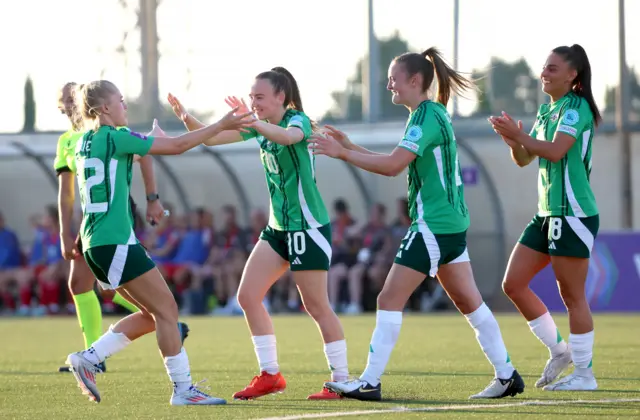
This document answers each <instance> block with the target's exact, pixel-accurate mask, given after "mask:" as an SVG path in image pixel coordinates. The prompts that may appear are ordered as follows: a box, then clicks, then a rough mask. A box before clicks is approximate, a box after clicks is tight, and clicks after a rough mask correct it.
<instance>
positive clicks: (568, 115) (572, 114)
mask: <svg viewBox="0 0 640 420" xmlns="http://www.w3.org/2000/svg"><path fill="white" fill-rule="evenodd" d="M578 121H580V114H578V111H576V110H575V109H569V110H567V112H565V113H564V116H563V117H562V123H563V124H565V125H576V124H577V123H578Z"/></svg>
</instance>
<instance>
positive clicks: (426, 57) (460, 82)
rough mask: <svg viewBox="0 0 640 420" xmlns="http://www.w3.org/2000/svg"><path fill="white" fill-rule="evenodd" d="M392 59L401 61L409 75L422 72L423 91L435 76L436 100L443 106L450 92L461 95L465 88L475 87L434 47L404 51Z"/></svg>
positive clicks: (447, 100) (447, 101)
mask: <svg viewBox="0 0 640 420" xmlns="http://www.w3.org/2000/svg"><path fill="white" fill-rule="evenodd" d="M394 61H395V62H397V63H403V64H404V66H405V69H406V71H407V73H408V74H409V76H413V75H414V74H417V73H420V74H422V91H423V92H426V91H427V90H428V89H429V88H430V87H431V84H432V83H433V79H434V78H437V81H438V90H437V91H436V100H437V101H438V102H440V103H441V104H442V105H444V106H446V105H447V103H449V98H450V97H451V94H452V92H453V93H455V94H457V95H461V94H462V93H463V92H464V91H465V90H468V89H474V88H475V85H474V84H473V82H472V81H471V80H469V79H467V78H466V77H464V76H463V75H462V74H461V73H459V72H457V71H456V70H454V69H452V68H451V67H450V66H449V65H448V64H447V63H446V62H445V61H444V59H443V58H442V54H441V53H440V51H439V50H438V49H437V48H435V47H431V48H429V49H427V50H425V51H423V52H422V54H416V53H404V54H402V55H400V56H398V57H396V58H394Z"/></svg>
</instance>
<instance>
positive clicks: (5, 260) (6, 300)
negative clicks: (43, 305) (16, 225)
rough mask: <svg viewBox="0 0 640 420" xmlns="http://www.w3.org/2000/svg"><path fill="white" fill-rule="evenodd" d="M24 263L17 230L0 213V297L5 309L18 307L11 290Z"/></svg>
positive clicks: (11, 310) (9, 310)
mask: <svg viewBox="0 0 640 420" xmlns="http://www.w3.org/2000/svg"><path fill="white" fill-rule="evenodd" d="M21 265H22V251H21V250H20V243H19V242H18V237H17V236H16V234H15V232H13V231H12V230H9V229H7V228H6V226H5V221H4V217H3V216H2V213H0V297H1V298H2V303H3V307H4V310H5V311H8V312H13V311H14V310H15V309H16V305H15V300H14V298H13V295H12V294H11V291H10V285H11V282H12V281H13V279H14V277H15V274H16V271H17V270H18V269H19V268H20V266H21Z"/></svg>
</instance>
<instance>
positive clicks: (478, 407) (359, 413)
mask: <svg viewBox="0 0 640 420" xmlns="http://www.w3.org/2000/svg"><path fill="white" fill-rule="evenodd" d="M616 403H640V398H619V399H604V400H551V401H541V400H531V401H520V402H516V403H503V404H457V405H440V406H436V407H413V408H410V407H394V408H383V409H380V410H358V411H334V412H324V413H308V414H297V415H293V416H282V417H264V418H260V419H258V420H298V419H322V418H327V417H347V416H362V415H368V414H385V413H416V412H428V411H455V410H482V409H484V408H509V407H526V406H544V405H551V406H553V405H579V404H616Z"/></svg>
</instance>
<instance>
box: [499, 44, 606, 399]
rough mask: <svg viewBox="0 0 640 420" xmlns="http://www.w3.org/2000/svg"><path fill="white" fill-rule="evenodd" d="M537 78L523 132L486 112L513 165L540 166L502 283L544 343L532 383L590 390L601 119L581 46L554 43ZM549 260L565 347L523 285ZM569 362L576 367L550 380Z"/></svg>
mask: <svg viewBox="0 0 640 420" xmlns="http://www.w3.org/2000/svg"><path fill="white" fill-rule="evenodd" d="M540 79H541V80H542V90H543V91H544V92H545V93H546V94H547V95H549V98H551V103H549V104H543V105H541V106H540V109H539V110H538V115H537V117H536V122H535V125H534V126H533V129H532V130H531V134H530V135H528V134H527V133H525V132H524V131H522V123H521V122H518V123H517V124H516V123H515V122H514V121H513V119H512V118H511V117H510V116H509V115H508V114H506V113H503V116H501V117H491V118H489V121H490V122H491V124H492V126H493V129H494V130H495V131H496V132H497V133H498V134H500V135H501V136H502V138H503V139H504V140H505V142H506V143H507V144H508V145H509V147H510V148H511V156H512V158H513V161H514V162H515V163H516V164H517V165H518V166H521V167H522V166H526V165H528V164H529V163H531V162H532V161H533V160H534V159H535V158H536V157H537V158H538V161H539V166H540V169H539V173H538V213H537V214H536V215H535V216H534V217H533V220H532V221H531V222H530V223H529V224H528V225H527V227H526V228H525V230H524V232H523V233H522V236H521V237H520V240H519V241H518V243H517V244H516V246H515V248H514V249H513V252H512V253H511V258H510V260H509V265H508V266H507V272H506V274H505V277H504V282H503V284H502V285H503V289H504V292H505V293H506V294H507V296H509V299H511V301H512V302H513V303H514V304H515V305H516V307H517V308H518V310H519V311H520V313H521V314H522V315H523V316H524V317H525V318H526V320H527V321H528V323H529V328H531V331H532V332H533V334H534V335H535V336H536V337H538V339H539V340H540V341H541V342H542V343H543V344H544V345H545V346H547V348H548V349H549V353H550V358H549V360H548V361H547V364H546V366H545V368H544V371H543V372H542V376H541V377H540V379H539V380H538V381H537V382H536V386H537V387H544V389H545V390H548V391H590V390H594V389H597V387H598V384H597V383H596V379H595V377H594V375H593V371H592V370H591V363H592V358H593V319H592V318H591V310H590V309H589V302H588V301H587V299H586V293H585V283H586V280H587V271H588V269H589V257H590V255H591V249H592V248H593V242H594V240H595V237H596V235H597V233H598V227H599V224H600V222H599V216H598V207H597V205H596V200H595V197H594V195H593V191H592V190H591V186H590V185H589V175H590V174H591V146H592V140H593V134H594V129H595V127H596V126H597V125H598V123H599V122H600V120H601V118H600V113H599V111H598V107H597V105H596V103H595V100H594V99H593V94H592V93H591V66H590V64H589V59H588V58H587V54H586V52H585V51H584V49H583V48H582V47H581V46H580V45H577V44H575V45H572V46H571V47H567V46H563V47H558V48H555V49H554V50H553V51H552V52H551V54H550V55H549V57H548V58H547V62H546V63H545V65H544V67H543V69H542V73H541V74H540ZM549 262H551V265H552V267H553V271H554V273H555V275H556V278H557V279H558V286H559V289H560V295H561V296H562V299H563V300H564V303H565V306H566V307H567V312H568V313H569V331H570V334H569V345H567V343H566V342H565V341H564V340H563V339H562V336H561V335H560V332H559V331H558V329H557V328H556V324H555V323H554V322H553V318H551V315H550V314H549V311H548V310H547V308H546V306H545V305H544V303H542V301H541V300H540V298H538V296H536V294H535V293H533V291H532V290H531V289H530V288H529V283H530V282H531V280H532V279H533V277H534V276H535V275H536V274H537V273H538V272H539V271H540V270H542V269H543V268H544V267H546V266H547V265H548V264H549ZM572 360H573V364H574V365H575V371H574V372H573V373H572V374H571V375H567V376H566V377H564V378H562V379H560V380H559V381H558V382H556V383H552V382H553V381H555V380H556V378H557V377H558V376H559V375H560V374H561V373H562V371H564V370H565V369H566V368H567V367H569V365H570V364H571V362H572Z"/></svg>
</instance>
